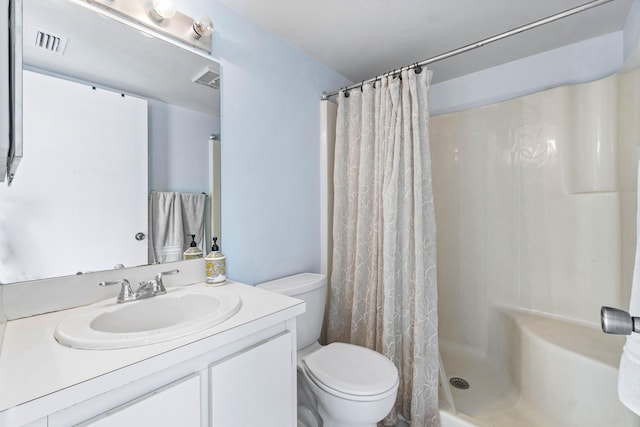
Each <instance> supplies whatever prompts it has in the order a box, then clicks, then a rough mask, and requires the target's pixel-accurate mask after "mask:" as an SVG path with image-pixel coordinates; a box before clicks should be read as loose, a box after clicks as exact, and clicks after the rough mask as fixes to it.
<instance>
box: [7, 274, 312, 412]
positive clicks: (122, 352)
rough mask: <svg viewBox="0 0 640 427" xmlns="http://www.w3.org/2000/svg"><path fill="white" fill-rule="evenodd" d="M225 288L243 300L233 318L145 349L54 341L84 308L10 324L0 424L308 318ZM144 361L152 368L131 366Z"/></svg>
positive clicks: (292, 307) (280, 299) (277, 298)
mask: <svg viewBox="0 0 640 427" xmlns="http://www.w3.org/2000/svg"><path fill="white" fill-rule="evenodd" d="M188 286H206V285H205V284H204V283H198V284H194V285H188ZM224 288H225V289H227V290H231V291H233V292H236V293H237V294H238V295H239V296H240V298H241V299H242V307H241V308H240V311H238V313H236V314H235V315H234V316H233V317H231V318H230V319H228V320H226V321H224V322H222V323H220V324H218V325H216V326H213V327H211V328H209V329H206V330H203V331H201V332H197V333H194V334H191V335H188V336H185V337H181V338H176V339H173V340H170V341H165V342H160V343H157V344H151V345H145V346H140V347H132V348H126V349H116V350H80V349H74V348H69V347H65V346H63V345H61V344H59V343H58V342H57V341H56V340H55V338H54V336H53V333H54V330H55V328H56V325H57V324H58V322H60V321H61V320H62V319H63V318H65V317H66V316H68V315H70V314H71V313H73V312H74V311H75V310H79V309H82V307H81V308H73V309H69V310H63V311H57V312H53V313H48V314H42V315H38V316H33V317H28V318H24V319H18V320H13V321H10V322H8V323H7V324H6V329H5V333H4V340H3V343H2V347H1V349H2V351H1V352H0V421H1V420H2V417H3V412H10V411H11V409H12V408H15V407H18V406H20V405H25V404H27V403H28V402H32V401H34V400H36V399H38V400H37V401H36V402H33V403H32V404H38V405H45V406H47V398H49V397H52V395H53V394H60V393H64V392H65V391H67V392H68V393H69V394H76V395H77V394H81V393H82V392H83V391H82V387H73V388H71V386H77V385H79V384H82V383H87V382H89V381H90V380H91V382H92V387H93V388H92V389H95V384H98V388H105V389H107V388H112V387H115V386H118V385H119V383H123V382H127V381H131V380H132V379H135V378H133V377H142V376H144V375H149V374H151V373H153V372H157V371H159V370H161V369H163V368H164V367H165V366H168V364H175V363H176V361H178V360H179V359H180V358H184V359H185V360H186V359H188V358H189V357H192V356H193V355H194V354H199V353H201V352H204V351H207V350H206V349H210V348H212V347H218V346H222V345H225V344H228V343H231V342H233V341H235V340H237V339H239V338H241V337H243V336H245V335H247V334H251V333H253V332H256V331H259V330H261V329H264V328H266V327H269V326H271V325H275V324H276V323H278V322H282V321H284V320H287V319H290V318H293V317H295V316H297V315H298V314H301V313H302V312H304V303H303V302H302V301H300V300H297V299H294V298H290V297H286V296H284V295H280V294H276V293H273V292H268V291H265V290H262V289H259V288H255V287H253V286H249V285H244V284H241V283H237V282H232V281H229V282H228V284H226V285H224ZM167 352H171V355H170V356H169V355H167V354H166V353H167ZM141 361H148V362H146V363H144V364H139V365H136V366H135V367H134V366H132V365H134V364H136V363H138V362H141ZM116 371H117V373H120V375H117V374H116ZM109 373H114V374H116V375H106V374H109ZM132 375H133V377H132ZM43 397H44V399H40V398H43ZM78 397H81V396H78ZM53 399H54V398H53ZM49 400H51V399H49ZM4 416H7V414H6V413H5V414H4ZM0 424H1V422H0Z"/></svg>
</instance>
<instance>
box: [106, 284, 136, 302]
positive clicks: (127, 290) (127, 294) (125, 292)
mask: <svg viewBox="0 0 640 427" xmlns="http://www.w3.org/2000/svg"><path fill="white" fill-rule="evenodd" d="M98 285H100V286H112V285H122V286H121V288H120V294H119V295H118V298H117V299H116V302H117V303H123V302H127V301H131V300H132V299H135V295H134V293H133V290H132V289H131V284H130V283H129V281H128V280H127V279H122V280H112V281H104V282H100V283H98Z"/></svg>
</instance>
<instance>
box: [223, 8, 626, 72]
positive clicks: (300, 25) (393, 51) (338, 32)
mask: <svg viewBox="0 0 640 427" xmlns="http://www.w3.org/2000/svg"><path fill="white" fill-rule="evenodd" d="M221 1H222V2H223V3H225V4H226V5H228V6H229V7H231V8H232V9H235V10H236V11H238V12H239V13H241V14H243V15H244V16H246V17H247V18H249V19H250V20H252V21H253V22H255V23H257V24H258V25H260V26H261V27H263V28H265V29H266V30H268V31H270V32H272V33H274V34H276V35H278V36H279V37H281V38H282V39H284V40H286V41H288V42H289V43H291V44H292V45H294V46H296V47H297V48H299V49H301V50H303V51H305V52H307V53H308V54H310V55H311V56H313V57H315V58H316V59H318V60H319V61H321V62H323V63H325V64H326V65H328V66H329V67H331V68H333V69H334V70H336V71H338V72H340V73H341V74H343V75H344V76H345V77H347V78H349V79H350V80H352V81H354V82H358V81H362V80H366V79H369V78H372V77H374V76H376V75H379V74H382V73H384V72H387V71H389V70H392V69H394V68H400V67H402V66H404V65H408V64H411V63H414V62H418V61H420V60H423V59H427V58H430V57H432V56H435V55H438V54H440V53H444V52H447V51H450V50H453V49H456V48H458V47H461V46H464V45H467V44H470V43H474V42H476V41H479V40H481V39H484V38H487V37H491V36H493V35H496V34H498V33H502V32H504V31H508V30H511V29H513V28H515V27H519V26H521V25H525V24H528V23H530V22H532V21H535V20H538V19H542V18H545V17H547V16H550V15H553V14H556V13H558V12H562V11H564V10H567V9H569V8H572V7H575V6H579V5H581V4H584V3H587V2H588V1H587V0H529V1H524V0H484V1H480V0H455V1H453V0H269V1H260V0H257V1H256V0H221ZM631 3H632V0H615V1H613V2H611V3H608V4H605V5H602V6H599V7H596V8H594V9H591V10H589V11H586V12H582V13H579V14H577V15H573V16H571V17H568V18H565V19H563V20H561V21H557V22H555V23H551V24H547V25H544V26H542V27H540V28H538V29H534V30H531V31H528V32H526V33H522V34H519V35H516V36H513V37H511V38H509V39H507V40H503V41H500V42H496V43H494V44H491V45H488V46H486V47H483V48H481V49H477V50H475V51H474V52H469V53H465V54H463V55H461V56H458V57H456V58H452V59H448V60H445V61H442V62H439V63H437V64H433V65H432V66H431V67H430V68H431V69H433V70H434V76H433V81H434V82H438V81H443V80H448V79H451V78H454V77H458V76H461V75H465V74H468V73H471V72H474V71H478V70H481V69H484V68H487V67H491V66H494V65H498V64H502V63H505V62H509V61H513V60H515V59H518V58H522V57H526V56H530V55H534V54H537V53H540V52H544V51H547V50H550V49H554V48H557V47H560V46H564V45H568V44H571V43H575V42H578V41H581V40H586V39H589V38H593V37H597V36H600V35H603V34H607V33H611V32H615V31H618V30H620V29H622V28H623V26H624V23H625V19H626V17H627V15H628V12H629V8H630V6H631Z"/></svg>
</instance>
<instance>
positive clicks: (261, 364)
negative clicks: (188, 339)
mask: <svg viewBox="0 0 640 427" xmlns="http://www.w3.org/2000/svg"><path fill="white" fill-rule="evenodd" d="M290 343H291V333H289V332H287V333H284V334H282V335H279V336H277V337H274V338H273V339H271V340H268V341H266V342H263V343H261V344H259V345H257V346H254V347H252V348H249V349H247V350H245V351H242V352H240V353H236V354H234V355H233V356H231V357H229V358H227V359H224V360H221V361H219V362H217V363H214V364H213V365H212V366H211V368H210V370H209V375H210V382H211V398H210V407H209V411H210V416H211V420H212V423H211V425H212V426H213V427H231V426H234V427H235V426H237V427H241V426H247V427H250V426H274V427H278V426H293V425H295V424H293V420H292V414H294V408H293V406H292V405H293V402H294V399H295V392H296V391H295V389H294V388H293V387H292V384H293V381H294V380H295V374H294V372H292V369H291V364H292V360H291V359H290V358H291V348H290Z"/></svg>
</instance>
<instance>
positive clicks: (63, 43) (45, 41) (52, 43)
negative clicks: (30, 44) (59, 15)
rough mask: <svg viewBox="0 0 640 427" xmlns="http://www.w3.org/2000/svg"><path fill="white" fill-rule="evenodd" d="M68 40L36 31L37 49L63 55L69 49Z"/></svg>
mask: <svg viewBox="0 0 640 427" xmlns="http://www.w3.org/2000/svg"><path fill="white" fill-rule="evenodd" d="M68 41H69V39H68V38H66V37H62V36H56V35H54V34H51V33H49V32H46V31H42V30H38V29H36V30H35V47H39V48H41V49H45V50H48V51H49V52H53V53H57V54H58V55H62V54H63V53H64V49H65V48H66V47H67V42H68Z"/></svg>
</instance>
